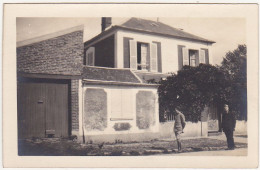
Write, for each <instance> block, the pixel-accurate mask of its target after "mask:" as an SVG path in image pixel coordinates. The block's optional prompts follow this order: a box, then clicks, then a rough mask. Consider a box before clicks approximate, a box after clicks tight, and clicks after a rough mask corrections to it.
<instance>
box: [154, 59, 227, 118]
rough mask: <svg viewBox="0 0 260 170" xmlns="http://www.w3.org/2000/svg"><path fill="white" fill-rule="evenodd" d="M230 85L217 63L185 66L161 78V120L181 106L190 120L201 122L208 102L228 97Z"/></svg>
mask: <svg viewBox="0 0 260 170" xmlns="http://www.w3.org/2000/svg"><path fill="white" fill-rule="evenodd" d="M227 86H229V85H228V82H227V81H226V79H225V75H224V74H223V72H222V71H220V70H219V69H218V68H217V67H215V66H212V65H208V64H200V65H199V66H198V67H190V66H184V67H183V69H182V70H180V71H178V73H177V74H172V75H171V76H169V77H167V79H166V80H161V81H160V86H159V88H158V94H159V103H160V120H161V121H163V117H164V116H163V115H164V113H165V112H169V113H171V112H173V110H174V108H175V107H177V106H178V107H180V108H181V110H182V111H183V113H184V114H185V117H186V119H187V120H188V121H192V122H197V121H199V120H200V118H201V112H202V111H203V110H204V108H205V106H206V105H208V104H210V103H211V102H217V103H224V102H225V101H226V100H227V98H228V96H227V92H226V91H227V89H226V87H227Z"/></svg>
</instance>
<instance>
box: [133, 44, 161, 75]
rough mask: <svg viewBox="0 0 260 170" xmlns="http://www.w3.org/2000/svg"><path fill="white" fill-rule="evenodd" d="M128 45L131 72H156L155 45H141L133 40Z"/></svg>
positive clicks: (156, 57)
mask: <svg viewBox="0 0 260 170" xmlns="http://www.w3.org/2000/svg"><path fill="white" fill-rule="evenodd" d="M129 42H130V43H129V45H130V68H131V69H133V70H145V71H151V72H157V71H158V66H157V65H158V61H157V60H158V56H157V55H158V52H157V43H151V44H149V43H142V42H136V41H134V40H130V41H129Z"/></svg>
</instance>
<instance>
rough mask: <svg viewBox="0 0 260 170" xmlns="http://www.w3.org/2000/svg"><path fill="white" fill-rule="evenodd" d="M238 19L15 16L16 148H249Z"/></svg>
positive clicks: (56, 151) (96, 152) (208, 151)
mask: <svg viewBox="0 0 260 170" xmlns="http://www.w3.org/2000/svg"><path fill="white" fill-rule="evenodd" d="M245 23H246V20H245V19H243V18H196V19H192V18H161V17H154V18H136V17H129V18H113V17H96V18H17V20H16V28H17V48H16V50H17V51H16V53H17V104H18V107H17V108H18V110H17V114H18V115H17V117H18V154H19V156H26V155H27V156H38V155H41V156H66V155H70V156H140V155H141V156H142V155H165V154H167V155H171V154H178V155H213V156H214V155H222V156H225V155H226V156H246V155H247V70H246V69H247V65H246V63H247V45H246V36H245ZM77 24H79V25H77ZM65 27H66V29H63V28H65Z"/></svg>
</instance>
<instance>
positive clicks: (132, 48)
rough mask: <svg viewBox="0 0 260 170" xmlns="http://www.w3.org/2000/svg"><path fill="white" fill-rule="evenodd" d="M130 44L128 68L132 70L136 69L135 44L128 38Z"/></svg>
mask: <svg viewBox="0 0 260 170" xmlns="http://www.w3.org/2000/svg"><path fill="white" fill-rule="evenodd" d="M129 46H130V68H131V69H132V70H136V69H137V44H136V41H134V40H129Z"/></svg>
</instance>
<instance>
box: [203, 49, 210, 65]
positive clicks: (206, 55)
mask: <svg viewBox="0 0 260 170" xmlns="http://www.w3.org/2000/svg"><path fill="white" fill-rule="evenodd" d="M204 50H205V63H206V64H209V50H208V49H204Z"/></svg>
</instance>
